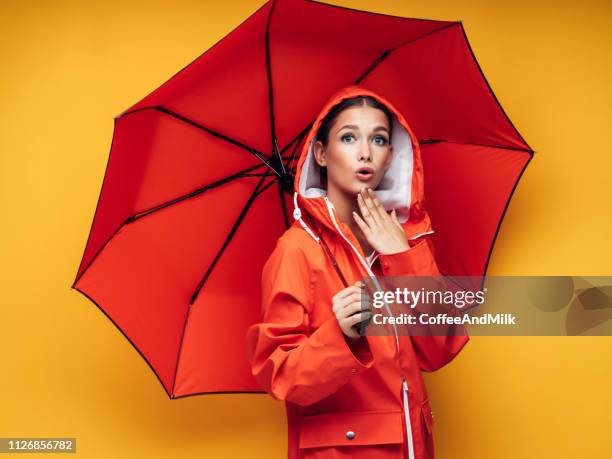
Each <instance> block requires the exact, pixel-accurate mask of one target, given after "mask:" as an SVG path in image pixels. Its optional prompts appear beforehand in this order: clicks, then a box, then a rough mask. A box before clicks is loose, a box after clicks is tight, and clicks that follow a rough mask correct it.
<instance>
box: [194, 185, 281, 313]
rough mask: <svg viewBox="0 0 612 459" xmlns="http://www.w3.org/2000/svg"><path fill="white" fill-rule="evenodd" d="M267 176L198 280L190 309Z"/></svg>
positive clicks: (252, 194)
mask: <svg viewBox="0 0 612 459" xmlns="http://www.w3.org/2000/svg"><path fill="white" fill-rule="evenodd" d="M269 176H270V175H269V174H267V175H264V176H263V177H261V179H260V180H259V183H258V184H257V186H256V187H255V190H253V193H251V196H250V197H249V200H248V201H247V202H246V204H245V205H244V207H243V209H242V211H241V212H240V215H238V218H237V219H236V221H235V222H234V225H233V226H232V228H231V229H230V231H229V233H228V235H227V236H226V238H225V242H224V243H223V245H222V246H221V248H220V249H219V251H218V252H217V255H216V256H215V258H214V259H213V261H212V263H211V264H210V266H209V267H208V269H207V270H206V273H205V274H204V276H202V279H200V282H199V283H198V286H197V287H196V289H195V291H194V292H193V295H192V296H191V299H190V300H189V307H190V308H191V306H192V305H193V303H195V301H196V299H197V298H198V295H199V293H200V291H201V290H202V287H203V286H204V283H205V282H206V281H207V280H208V277H209V276H210V274H211V273H212V270H213V269H214V267H215V265H216V264H217V262H218V261H219V259H220V258H221V255H223V252H225V249H226V248H227V246H228V245H229V243H230V242H231V240H232V238H233V237H234V234H235V233H236V231H237V230H238V226H239V225H240V223H241V222H242V220H243V219H244V217H245V216H246V214H247V212H248V210H249V208H250V207H251V205H252V204H253V202H254V201H255V198H256V197H257V196H258V195H259V191H260V190H259V188H260V187H261V184H262V183H263V182H264V180H265V179H266V177H269ZM274 182H275V181H274V180H273V181H271V182H270V183H269V184H268V185H266V187H264V190H265V189H266V188H268V187H269V186H270V184H273V183H274ZM261 191H263V190H261Z"/></svg>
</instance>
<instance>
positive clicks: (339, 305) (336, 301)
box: [332, 281, 372, 339]
mask: <svg viewBox="0 0 612 459" xmlns="http://www.w3.org/2000/svg"><path fill="white" fill-rule="evenodd" d="M363 286H364V284H363V282H361V281H357V282H355V283H354V284H353V285H349V286H348V287H346V288H344V289H342V290H340V291H339V292H338V293H336V294H335V295H334V296H333V298H332V303H333V305H332V310H333V311H334V314H335V315H336V319H337V320H338V324H339V325H340V328H341V329H342V333H344V334H345V335H346V336H348V337H349V338H352V339H357V338H359V336H360V335H359V333H358V332H357V330H356V329H355V328H354V327H353V326H354V325H355V324H358V323H359V322H361V321H363V320H367V319H368V318H369V317H370V316H371V315H372V310H371V308H369V307H363V308H362V303H361V300H362V292H363V290H362V287H363ZM363 306H365V304H364V305H363Z"/></svg>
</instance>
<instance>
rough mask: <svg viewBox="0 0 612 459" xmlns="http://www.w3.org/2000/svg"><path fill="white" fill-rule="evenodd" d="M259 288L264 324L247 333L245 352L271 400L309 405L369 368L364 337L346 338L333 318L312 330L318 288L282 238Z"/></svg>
mask: <svg viewBox="0 0 612 459" xmlns="http://www.w3.org/2000/svg"><path fill="white" fill-rule="evenodd" d="M261 284H262V315H263V320H262V322H261V323H257V324H254V325H252V326H251V327H249V329H248V330H247V333H246V352H247V359H248V360H249V363H250V365H251V372H252V374H253V376H254V377H255V379H256V380H257V382H258V383H259V384H260V385H261V387H262V388H264V389H265V391H266V392H268V393H269V394H270V395H271V396H272V397H273V398H275V399H277V400H288V401H290V402H293V403H296V404H298V405H301V406H306V405H311V404H313V403H316V402H318V401H320V400H322V399H323V398H325V397H327V396H328V395H331V394H332V393H334V392H336V391H337V390H338V389H339V388H340V387H341V386H343V385H344V384H346V383H347V382H348V381H349V380H350V379H351V378H352V377H353V376H355V375H356V374H358V373H360V372H362V371H364V370H366V369H367V368H370V367H371V366H372V364H373V355H372V353H371V349H370V347H369V343H368V341H367V339H366V337H360V338H358V339H357V341H352V340H351V339H350V338H348V337H346V336H345V335H344V333H342V330H341V328H340V325H339V324H338V321H337V319H336V317H335V316H334V315H332V316H330V317H329V318H328V319H326V320H325V321H324V322H323V323H322V324H321V325H320V326H319V327H318V328H317V329H316V330H314V331H312V332H311V325H310V320H309V314H308V310H309V307H310V305H312V303H313V298H314V289H315V288H316V285H315V282H314V278H313V277H312V273H311V269H310V267H309V263H308V259H307V257H306V254H305V253H304V252H303V250H302V248H301V247H299V246H298V247H296V246H295V244H287V243H286V241H283V238H281V239H280V240H279V243H278V244H277V246H276V248H275V250H274V251H273V253H272V254H271V256H270V258H269V259H268V261H267V262H266V264H265V265H264V268H263V272H262V278H261ZM329 301H330V310H331V298H330V300H329Z"/></svg>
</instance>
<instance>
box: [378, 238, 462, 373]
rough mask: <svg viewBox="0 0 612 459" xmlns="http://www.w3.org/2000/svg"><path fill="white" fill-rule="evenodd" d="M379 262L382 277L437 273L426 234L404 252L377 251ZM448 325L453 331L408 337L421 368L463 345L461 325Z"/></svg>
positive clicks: (436, 364)
mask: <svg viewBox="0 0 612 459" xmlns="http://www.w3.org/2000/svg"><path fill="white" fill-rule="evenodd" d="M380 264H381V269H382V273H383V275H384V276H441V274H440V271H439V270H438V266H437V264H436V260H435V257H434V248H433V243H432V241H431V239H430V238H429V236H422V237H420V238H418V239H417V240H416V243H415V245H414V246H412V247H410V248H409V249H408V250H406V251H404V252H399V253H393V254H381V255H380ZM451 328H452V329H453V330H454V333H453V334H448V335H445V336H410V339H411V341H412V343H413V347H414V351H415V354H416V357H417V360H418V363H419V367H420V369H421V370H423V371H436V370H438V369H439V368H442V367H443V366H444V365H446V364H447V363H449V362H450V361H451V360H453V359H454V358H455V356H456V355H457V354H459V352H460V351H461V349H463V347H464V346H465V345H466V344H467V342H468V341H469V339H470V338H469V336H468V334H467V330H466V329H465V326H463V325H453V326H452V327H451ZM457 328H459V329H460V330H457Z"/></svg>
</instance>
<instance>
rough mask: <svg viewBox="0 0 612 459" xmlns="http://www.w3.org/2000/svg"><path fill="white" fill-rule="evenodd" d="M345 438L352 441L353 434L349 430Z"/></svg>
mask: <svg viewBox="0 0 612 459" xmlns="http://www.w3.org/2000/svg"><path fill="white" fill-rule="evenodd" d="M346 438H348V439H349V440H352V439H353V438H355V432H353V431H352V430H349V431H348V432H347V433H346Z"/></svg>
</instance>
